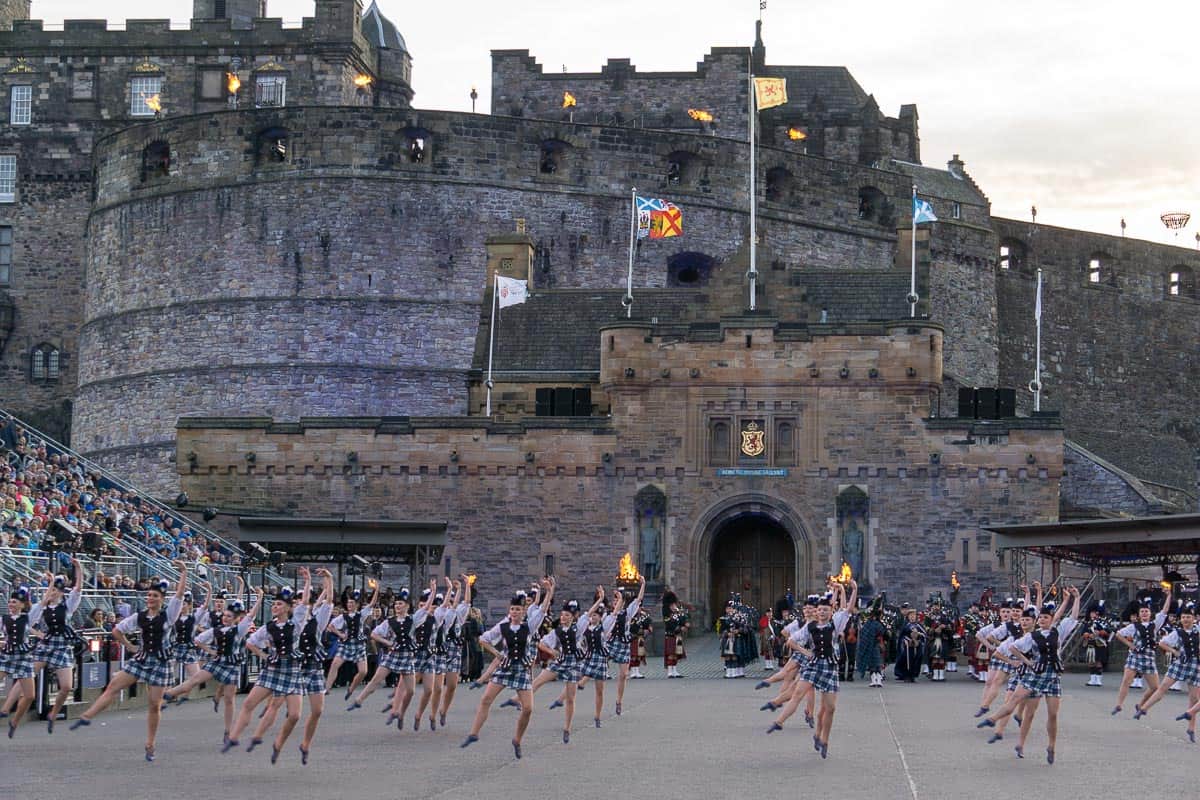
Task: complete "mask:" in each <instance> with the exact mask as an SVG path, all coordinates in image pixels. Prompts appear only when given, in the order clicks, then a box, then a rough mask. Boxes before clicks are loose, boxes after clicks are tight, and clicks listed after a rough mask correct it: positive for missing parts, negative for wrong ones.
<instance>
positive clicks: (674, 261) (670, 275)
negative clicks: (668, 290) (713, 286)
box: [667, 252, 717, 286]
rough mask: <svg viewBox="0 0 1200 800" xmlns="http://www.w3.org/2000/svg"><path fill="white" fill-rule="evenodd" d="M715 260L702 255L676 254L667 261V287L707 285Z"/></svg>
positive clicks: (691, 253)
mask: <svg viewBox="0 0 1200 800" xmlns="http://www.w3.org/2000/svg"><path fill="white" fill-rule="evenodd" d="M716 263H717V262H716V259H714V258H713V257H712V256H709V255H705V254H704V253H693V252H684V253H676V254H675V255H673V256H671V257H670V258H668V259H667V285H668V286H701V285H703V284H705V283H708V278H709V276H710V275H712V271H713V267H715V266H716Z"/></svg>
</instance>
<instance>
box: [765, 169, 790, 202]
mask: <svg viewBox="0 0 1200 800" xmlns="http://www.w3.org/2000/svg"><path fill="white" fill-rule="evenodd" d="M793 182H794V181H793V179H792V173H791V172H789V171H788V170H787V169H785V168H784V167H772V168H771V169H769V170H767V200H768V201H769V202H772V203H786V202H787V201H788V200H789V199H790V198H791V193H792V185H793Z"/></svg>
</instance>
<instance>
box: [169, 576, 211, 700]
mask: <svg viewBox="0 0 1200 800" xmlns="http://www.w3.org/2000/svg"><path fill="white" fill-rule="evenodd" d="M210 597H212V587H211V586H207V587H206V590H205V594H204V603H203V604H201V606H200V607H199V608H196V604H195V598H194V597H193V596H192V593H191V592H184V593H183V609H182V610H181V611H180V612H179V619H177V620H175V624H174V625H173V626H172V636H171V650H170V655H171V663H172V664H174V665H175V668H176V670H178V671H177V672H176V673H175V676H174V677H178V676H179V674H180V672H182V673H183V679H184V680H187V679H188V678H190V677H192V676H193V675H195V674H196V673H197V672H198V671H199V670H200V664H199V661H200V655H199V653H200V651H199V650H197V648H196V642H195V638H196V632H197V629H198V625H199V622H200V619H201V617H202V616H204V617H206V616H207V614H206V613H205V609H206V608H207V607H208V600H209V598H210Z"/></svg>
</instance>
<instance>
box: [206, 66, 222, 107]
mask: <svg viewBox="0 0 1200 800" xmlns="http://www.w3.org/2000/svg"><path fill="white" fill-rule="evenodd" d="M224 98H225V70H224V68H218V69H202V70H200V99H201V100H223V99H224Z"/></svg>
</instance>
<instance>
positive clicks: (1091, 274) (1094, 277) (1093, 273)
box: [1088, 257, 1101, 283]
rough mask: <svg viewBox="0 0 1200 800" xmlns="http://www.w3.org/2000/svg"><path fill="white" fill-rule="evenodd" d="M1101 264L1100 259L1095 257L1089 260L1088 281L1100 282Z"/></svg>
mask: <svg viewBox="0 0 1200 800" xmlns="http://www.w3.org/2000/svg"><path fill="white" fill-rule="evenodd" d="M1100 272H1101V264H1100V259H1098V258H1095V257H1093V258H1092V259H1091V260H1090V261H1088V283H1099V282H1100V277H1101V276H1100Z"/></svg>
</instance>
